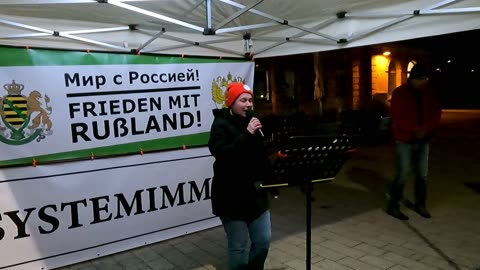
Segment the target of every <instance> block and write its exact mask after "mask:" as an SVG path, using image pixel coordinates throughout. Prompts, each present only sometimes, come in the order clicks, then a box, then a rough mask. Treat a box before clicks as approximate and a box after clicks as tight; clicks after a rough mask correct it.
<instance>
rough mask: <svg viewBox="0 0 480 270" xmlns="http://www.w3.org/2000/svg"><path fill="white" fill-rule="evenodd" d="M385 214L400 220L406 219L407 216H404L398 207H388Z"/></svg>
mask: <svg viewBox="0 0 480 270" xmlns="http://www.w3.org/2000/svg"><path fill="white" fill-rule="evenodd" d="M387 214H389V215H390V216H392V217H394V218H398V219H400V220H408V216H406V215H405V214H404V213H402V211H400V209H398V208H388V209H387Z"/></svg>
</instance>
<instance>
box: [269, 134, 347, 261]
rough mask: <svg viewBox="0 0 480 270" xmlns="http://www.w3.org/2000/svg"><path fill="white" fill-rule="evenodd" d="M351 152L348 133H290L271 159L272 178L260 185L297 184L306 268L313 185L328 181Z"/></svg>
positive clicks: (308, 253) (309, 252) (308, 259)
mask: <svg viewBox="0 0 480 270" xmlns="http://www.w3.org/2000/svg"><path fill="white" fill-rule="evenodd" d="M352 151H354V147H353V138H352V137H349V136H342V135H337V136H292V137H290V138H289V139H288V140H286V141H285V143H284V145H283V146H282V147H281V148H280V149H279V151H278V152H277V157H276V158H275V160H274V161H273V168H274V171H275V174H276V177H277V178H276V179H275V180H272V181H271V182H264V183H262V184H260V188H277V187H286V186H300V187H301V189H302V191H304V193H305V199H306V215H307V216H306V223H307V224H306V236H307V238H306V252H307V254H306V255H307V260H306V266H307V268H306V269H307V270H310V269H311V248H312V247H311V240H312V232H311V230H312V190H313V184H316V183H326V182H330V181H332V180H333V179H334V178H335V176H336V175H337V173H338V172H339V171H340V169H341V168H342V166H343V164H344V163H345V161H346V160H347V159H348V157H349V156H350V153H351V152H352Z"/></svg>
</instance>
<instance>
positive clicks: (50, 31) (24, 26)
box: [0, 19, 54, 35]
mask: <svg viewBox="0 0 480 270" xmlns="http://www.w3.org/2000/svg"><path fill="white" fill-rule="evenodd" d="M0 24H6V25H10V26H15V27H18V28H23V29H28V30H33V31H37V32H41V33H45V34H50V35H53V33H54V31H52V30H48V29H43V28H39V27H35V26H31V25H26V24H23V23H17V22H12V21H7V20H3V19H0Z"/></svg>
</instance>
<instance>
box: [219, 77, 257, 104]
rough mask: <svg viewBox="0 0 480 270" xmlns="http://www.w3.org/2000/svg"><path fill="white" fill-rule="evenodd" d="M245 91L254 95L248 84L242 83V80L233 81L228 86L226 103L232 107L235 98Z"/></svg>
mask: <svg viewBox="0 0 480 270" xmlns="http://www.w3.org/2000/svg"><path fill="white" fill-rule="evenodd" d="M243 93H247V94H250V95H251V96H253V93H252V91H251V90H250V87H248V85H246V84H243V83H240V82H232V83H230V84H229V85H228V87H227V92H226V93H225V105H227V107H228V108H230V107H231V106H232V105H233V103H234V102H235V100H237V98H238V96H240V95H241V94H243Z"/></svg>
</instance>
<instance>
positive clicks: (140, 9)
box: [108, 0, 203, 32]
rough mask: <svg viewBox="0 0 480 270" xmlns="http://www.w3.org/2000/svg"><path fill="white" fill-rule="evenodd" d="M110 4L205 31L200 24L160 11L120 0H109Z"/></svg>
mask: <svg viewBox="0 0 480 270" xmlns="http://www.w3.org/2000/svg"><path fill="white" fill-rule="evenodd" d="M108 4H110V5H114V6H117V7H121V8H124V9H128V10H131V11H134V12H137V13H141V14H143V15H147V16H150V17H154V18H157V19H159V20H162V21H167V22H170V23H173V24H177V25H180V26H183V27H186V28H190V29H193V30H196V31H199V32H203V28H202V27H199V26H196V25H193V24H190V23H187V22H184V21H180V20H177V19H174V18H170V17H167V16H164V15H161V14H158V13H155V12H151V11H148V10H145V9H142V8H138V7H135V6H132V5H127V4H125V3H122V2H120V1H118V0H109V1H108Z"/></svg>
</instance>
